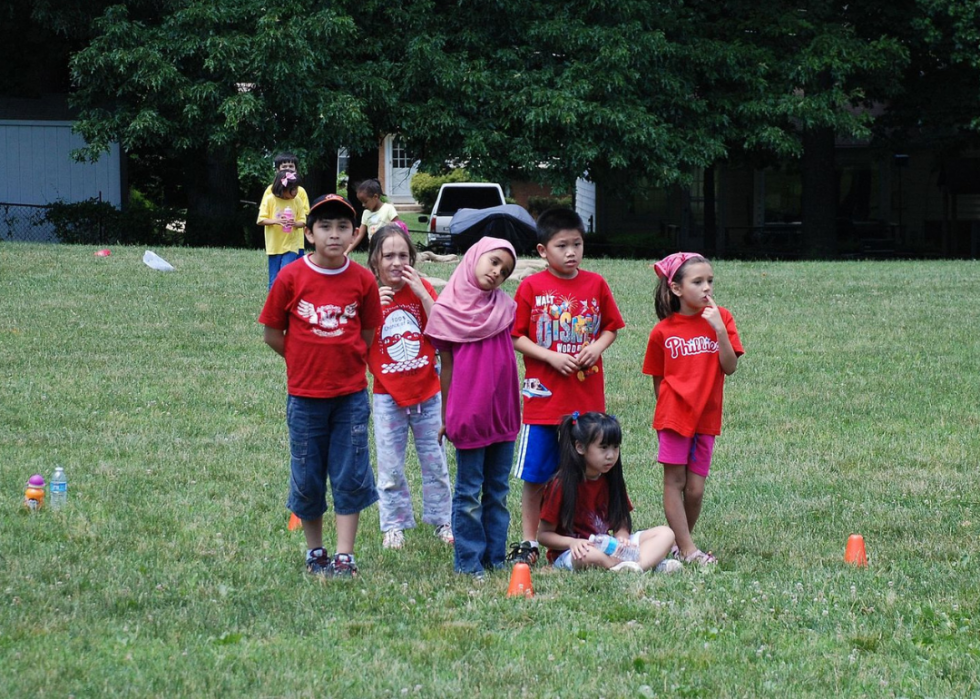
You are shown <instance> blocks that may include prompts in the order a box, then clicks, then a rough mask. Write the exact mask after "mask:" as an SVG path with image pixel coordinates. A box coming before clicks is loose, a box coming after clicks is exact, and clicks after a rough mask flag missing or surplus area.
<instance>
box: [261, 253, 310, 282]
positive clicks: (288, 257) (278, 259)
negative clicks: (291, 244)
mask: <svg viewBox="0 0 980 699" xmlns="http://www.w3.org/2000/svg"><path fill="white" fill-rule="evenodd" d="M302 256H303V249H302V248H300V249H299V250H297V251H296V252H284V253H282V254H281V255H267V257H268V258H269V288H270V289H271V288H272V282H274V281H275V280H276V277H277V276H278V275H279V270H281V269H282V268H283V267H285V266H286V265H288V264H289V263H291V262H295V261H296V260H298V259H299V258H301V257H302Z"/></svg>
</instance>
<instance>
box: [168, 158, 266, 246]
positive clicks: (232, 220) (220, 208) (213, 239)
mask: <svg viewBox="0 0 980 699" xmlns="http://www.w3.org/2000/svg"><path fill="white" fill-rule="evenodd" d="M185 162H187V163H195V162H196V163H202V162H203V163H204V166H203V167H200V166H197V167H193V168H192V169H191V170H190V172H188V178H187V180H188V185H189V186H188V189H187V226H186V228H185V229H184V242H185V243H186V244H187V245H195V246H201V247H220V246H240V245H242V244H244V243H245V242H246V238H247V236H246V230H245V225H246V223H245V221H246V220H249V221H250V222H254V220H255V212H254V211H253V210H251V209H250V210H248V211H247V212H246V211H245V210H244V209H243V208H242V206H241V205H240V204H239V198H240V197H239V192H238V159H237V157H236V155H235V151H234V149H233V148H228V149H227V150H224V151H221V152H216V153H211V152H209V153H200V152H193V153H189V154H188V156H187V158H186V160H185Z"/></svg>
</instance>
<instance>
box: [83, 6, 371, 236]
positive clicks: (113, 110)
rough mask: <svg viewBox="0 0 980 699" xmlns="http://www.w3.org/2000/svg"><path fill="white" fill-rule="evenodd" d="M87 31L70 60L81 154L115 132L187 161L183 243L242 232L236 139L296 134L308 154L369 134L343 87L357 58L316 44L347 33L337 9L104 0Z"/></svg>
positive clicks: (251, 141)
mask: <svg viewBox="0 0 980 699" xmlns="http://www.w3.org/2000/svg"><path fill="white" fill-rule="evenodd" d="M95 29H96V36H95V38H94V39H93V40H92V41H91V43H89V45H88V46H87V47H86V48H85V49H83V50H82V51H80V52H78V53H77V54H75V55H74V57H73V59H72V63H71V68H72V77H73V80H74V83H75V92H74V94H73V97H72V99H73V103H74V104H75V105H76V106H78V107H79V109H80V119H79V121H78V124H77V128H78V131H79V132H80V133H81V134H82V135H83V136H84V137H85V139H86V141H87V142H88V144H89V147H88V149H87V152H86V155H88V156H89V157H96V156H97V154H98V153H100V152H102V151H104V150H106V149H107V148H108V145H109V143H110V142H112V141H119V142H120V143H121V144H122V146H123V147H124V148H126V149H127V150H130V151H132V150H142V151H144V152H159V153H169V154H172V155H176V156H179V157H182V158H183V159H184V161H185V162H186V163H188V164H189V165H191V167H189V168H188V172H187V173H186V178H187V196H188V202H187V203H188V218H187V228H186V236H187V240H188V242H191V243H195V244H208V245H211V244H218V245H220V244H228V243H229V242H238V241H240V240H241V237H242V235H241V222H240V217H239V216H238V213H237V212H238V199H239V193H238V173H237V155H238V153H239V151H240V150H241V149H242V148H253V149H256V150H258V149H262V148H266V149H267V148H271V147H273V146H275V145H277V144H278V145H280V146H281V145H289V144H293V143H295V144H303V145H305V146H306V151H307V152H308V153H311V154H312V155H313V157H316V156H322V155H323V154H325V153H326V152H327V150H329V148H330V147H332V148H333V149H334V150H335V149H336V146H337V145H338V144H340V143H352V142H354V143H356V142H359V141H361V140H364V139H365V137H366V134H370V133H372V127H371V125H370V123H369V122H368V121H367V119H366V118H365V116H364V113H363V111H362V106H363V102H362V100H360V99H358V98H356V97H354V96H353V92H354V91H355V90H356V88H357V86H358V84H359V81H358V79H357V76H358V74H359V73H358V69H357V66H350V65H349V64H348V63H347V62H344V53H343V51H329V50H326V49H327V48H329V47H331V46H344V45H345V44H347V43H348V42H350V41H351V40H352V37H353V36H354V34H355V25H354V23H353V21H352V20H351V18H350V16H348V15H347V14H345V13H344V12H343V11H342V10H340V9H338V8H336V7H328V8H322V9H319V10H316V11H314V12H310V11H309V9H308V8H307V6H306V4H305V3H299V2H293V1H290V0H285V1H284V2H279V3H276V4H275V5H274V6H270V7H266V5H265V4H264V3H261V2H258V1H257V0H225V1H223V2H221V3H214V2H210V1H207V0H170V1H165V2H159V3H145V2H135V1H131V2H129V3H128V4H126V5H117V6H113V7H110V8H108V9H107V10H106V12H105V13H104V14H103V15H102V16H101V17H100V18H99V19H98V20H96V22H95ZM338 61H339V62H338ZM347 76H353V77H354V80H352V81H350V83H348V82H347V81H346V80H345V78H346V77H347ZM352 88H353V90H352ZM251 214H252V212H248V215H249V216H251Z"/></svg>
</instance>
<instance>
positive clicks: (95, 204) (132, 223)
mask: <svg viewBox="0 0 980 699" xmlns="http://www.w3.org/2000/svg"><path fill="white" fill-rule="evenodd" d="M185 217H186V214H185V213H184V212H182V211H179V210H176V209H170V208H166V207H158V206H155V205H153V204H152V203H151V202H149V201H148V200H147V199H146V198H145V197H143V196H142V195H141V194H140V193H139V192H134V194H133V195H132V196H131V198H130V203H129V207H128V208H127V209H126V210H125V211H120V210H119V209H117V208H116V207H115V206H113V205H112V204H110V203H108V202H105V201H99V200H98V199H94V198H93V199H87V200H85V201H80V202H75V203H71V204H67V203H65V202H61V201H58V202H55V203H53V204H50V205H49V206H48V207H47V209H46V210H45V212H44V213H43V214H41V215H40V216H39V217H38V218H39V221H38V223H46V224H50V225H51V226H53V227H54V230H55V234H56V235H57V236H58V240H60V241H61V242H62V243H80V244H85V245H93V244H98V245H105V244H110V243H111V244H116V245H136V244H139V245H178V244H180V243H181V240H182V235H181V231H182V230H183V220H184V218H185Z"/></svg>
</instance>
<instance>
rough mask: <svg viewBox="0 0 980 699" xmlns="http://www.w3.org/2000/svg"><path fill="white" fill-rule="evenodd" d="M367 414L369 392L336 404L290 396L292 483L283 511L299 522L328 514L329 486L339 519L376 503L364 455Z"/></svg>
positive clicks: (329, 400)
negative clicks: (294, 515) (285, 508)
mask: <svg viewBox="0 0 980 699" xmlns="http://www.w3.org/2000/svg"><path fill="white" fill-rule="evenodd" d="M370 419H371V408H370V406H369V405H368V398H367V390H363V391H358V392H357V393H351V394H348V395H346V396H337V397H336V398H301V397H299V396H289V397H288V400H287V402H286V422H287V424H288V425H289V453H290V457H291V458H290V477H289V499H288V500H287V501H286V507H288V508H289V509H290V510H291V511H292V512H294V513H295V514H296V516H297V517H299V518H300V519H319V518H320V516H322V515H323V513H324V512H326V509H327V502H326V490H327V480H328V479H329V480H330V490H331V495H332V496H333V509H334V512H336V513H337V514H338V515H353V514H357V513H358V512H360V511H361V510H363V509H365V508H367V507H370V506H371V505H373V504H374V503H375V502H377V501H378V491H377V488H375V486H374V471H372V470H371V459H370V455H369V453H368V427H367V423H368V420H370Z"/></svg>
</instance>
